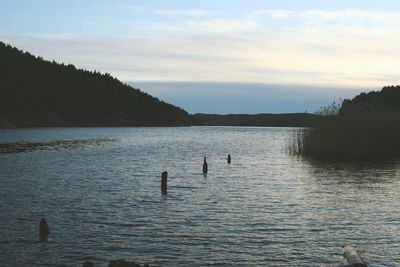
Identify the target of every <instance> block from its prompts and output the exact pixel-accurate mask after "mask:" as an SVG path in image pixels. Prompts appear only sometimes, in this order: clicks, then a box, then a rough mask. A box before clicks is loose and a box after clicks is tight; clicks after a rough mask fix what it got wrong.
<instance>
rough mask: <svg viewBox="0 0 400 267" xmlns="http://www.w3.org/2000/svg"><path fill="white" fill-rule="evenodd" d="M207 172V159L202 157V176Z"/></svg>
mask: <svg viewBox="0 0 400 267" xmlns="http://www.w3.org/2000/svg"><path fill="white" fill-rule="evenodd" d="M207 172H208V164H207V158H206V157H204V163H203V174H206V173H207Z"/></svg>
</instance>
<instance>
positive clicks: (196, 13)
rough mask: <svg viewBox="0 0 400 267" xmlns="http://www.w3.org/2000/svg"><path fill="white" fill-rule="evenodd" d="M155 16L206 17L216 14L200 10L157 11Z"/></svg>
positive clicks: (154, 11)
mask: <svg viewBox="0 0 400 267" xmlns="http://www.w3.org/2000/svg"><path fill="white" fill-rule="evenodd" d="M152 12H153V13H154V14H157V15H162V16H167V17H205V16H210V15H215V14H216V12H214V11H208V10H200V9H183V10H177V9H155V10H152Z"/></svg>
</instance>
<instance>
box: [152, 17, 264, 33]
mask: <svg viewBox="0 0 400 267" xmlns="http://www.w3.org/2000/svg"><path fill="white" fill-rule="evenodd" d="M256 26H257V24H256V23H255V22H254V21H252V20H248V19H230V20H229V19H208V20H187V21H184V22H179V23H163V22H162V23H151V24H150V25H149V28H150V29H152V30H157V31H167V32H172V33H189V34H198V33H212V34H215V33H220V34H229V33H237V32H243V31H247V30H250V29H252V28H255V27H256Z"/></svg>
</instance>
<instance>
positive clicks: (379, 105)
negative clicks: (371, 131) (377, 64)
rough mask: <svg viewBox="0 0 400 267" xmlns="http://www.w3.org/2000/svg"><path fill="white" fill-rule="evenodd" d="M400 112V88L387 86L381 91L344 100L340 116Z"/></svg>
mask: <svg viewBox="0 0 400 267" xmlns="http://www.w3.org/2000/svg"><path fill="white" fill-rule="evenodd" d="M372 112H373V113H376V112H400V86H398V85H397V86H385V87H383V88H382V90H381V91H372V92H369V93H361V94H359V95H357V96H356V97H354V98H353V99H351V100H348V99H346V100H344V101H343V103H342V107H341V108H340V112H339V115H355V114H367V113H372Z"/></svg>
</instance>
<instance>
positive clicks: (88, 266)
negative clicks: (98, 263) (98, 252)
mask: <svg viewBox="0 0 400 267" xmlns="http://www.w3.org/2000/svg"><path fill="white" fill-rule="evenodd" d="M82 267H94V265H93V262H90V261H85V262H84V263H83V265H82Z"/></svg>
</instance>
